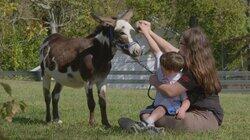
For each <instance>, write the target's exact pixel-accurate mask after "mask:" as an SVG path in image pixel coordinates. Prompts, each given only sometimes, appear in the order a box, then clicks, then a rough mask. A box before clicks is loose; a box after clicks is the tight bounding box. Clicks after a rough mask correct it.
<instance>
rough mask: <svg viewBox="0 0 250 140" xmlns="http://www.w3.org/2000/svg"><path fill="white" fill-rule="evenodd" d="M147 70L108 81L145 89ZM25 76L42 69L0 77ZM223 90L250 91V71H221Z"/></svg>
mask: <svg viewBox="0 0 250 140" xmlns="http://www.w3.org/2000/svg"><path fill="white" fill-rule="evenodd" d="M149 75H150V73H149V72H147V71H111V72H110V74H109V75H108V78H107V82H108V85H109V86H111V87H117V88H139V89H145V88H147V87H148V86H149V84H148V78H149ZM19 77H21V78H25V79H31V80H36V81H39V80H41V75H40V71H32V72H29V71H2V72H0V78H8V79H14V78H19ZM219 77H220V81H221V85H222V89H223V91H244V92H245V91H246V92H250V71H219Z"/></svg>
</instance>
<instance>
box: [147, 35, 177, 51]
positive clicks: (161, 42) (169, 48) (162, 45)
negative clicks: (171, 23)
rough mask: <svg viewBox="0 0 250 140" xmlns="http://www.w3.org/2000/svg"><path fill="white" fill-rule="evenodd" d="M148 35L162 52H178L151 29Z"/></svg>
mask: <svg viewBox="0 0 250 140" xmlns="http://www.w3.org/2000/svg"><path fill="white" fill-rule="evenodd" d="M149 34H150V36H151V37H152V38H153V39H154V40H155V42H156V43H157V44H158V45H159V46H160V48H161V49H162V51H163V52H164V53H166V52H172V51H173V52H178V51H179V49H177V48H175V47H174V46H173V45H171V44H170V43H169V42H168V41H166V40H165V39H163V38H162V37H160V36H159V35H157V34H156V33H154V32H153V31H152V30H150V31H149Z"/></svg>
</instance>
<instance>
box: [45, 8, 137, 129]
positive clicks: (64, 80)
mask: <svg viewBox="0 0 250 140" xmlns="http://www.w3.org/2000/svg"><path fill="white" fill-rule="evenodd" d="M132 15H133V11H132V10H128V11H127V12H126V13H125V14H124V15H123V16H121V18H119V19H115V18H111V17H98V16H96V15H94V14H92V17H93V18H94V19H95V20H96V21H98V22H99V23H100V24H99V25H98V26H97V28H96V30H95V32H93V33H92V34H90V35H89V36H87V37H86V38H65V37H64V36H62V35H60V34H52V35H51V36H49V37H48V38H46V39H45V40H44V42H43V44H42V45H41V50H40V57H41V58H40V66H41V70H42V78H43V94H44V98H45V103H46V122H50V121H51V111H50V103H51V98H52V107H53V108H52V116H53V122H56V123H62V121H61V120H60V116H59V113H58V102H59V98H60V92H61V90H62V87H63V86H68V87H73V88H81V87H83V86H84V87H85V91H86V94H87V104H88V108H89V111H90V115H89V124H90V125H93V124H94V108H95V101H94V98H93V91H92V86H93V84H96V86H97V90H98V97H99V104H100V110H101V117H102V124H103V125H105V126H107V127H110V124H109V122H108V118H107V113H106V99H105V94H106V78H107V75H108V74H109V72H110V69H111V60H112V58H113V56H114V55H115V53H116V51H117V50H118V49H120V50H122V52H124V53H125V54H127V55H130V56H132V57H134V58H137V57H139V56H140V55H141V48H140V45H139V44H138V43H137V42H136V41H134V39H133V37H134V35H135V30H134V28H133V27H132V26H131V25H130V24H129V20H130V18H131V17H132ZM51 78H54V79H55V81H56V83H55V87H54V89H53V91H52V94H51V93H50V84H51Z"/></svg>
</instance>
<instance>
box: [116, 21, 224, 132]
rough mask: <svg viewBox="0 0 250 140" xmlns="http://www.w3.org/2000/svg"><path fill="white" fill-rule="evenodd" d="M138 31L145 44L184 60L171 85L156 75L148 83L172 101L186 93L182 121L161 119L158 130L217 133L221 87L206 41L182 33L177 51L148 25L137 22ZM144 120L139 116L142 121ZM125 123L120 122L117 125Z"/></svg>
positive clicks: (196, 32) (195, 32)
mask: <svg viewBox="0 0 250 140" xmlns="http://www.w3.org/2000/svg"><path fill="white" fill-rule="evenodd" d="M138 26H139V29H140V30H141V32H142V33H143V34H144V36H145V37H146V38H147V40H148V43H149V44H150V45H151V44H155V43H156V44H157V45H159V47H160V48H161V50H162V51H163V53H164V52H165V53H166V52H171V51H174V52H179V53H180V54H181V55H182V56H183V57H184V59H185V63H186V66H185V68H184V70H183V75H182V77H181V78H180V79H179V80H178V81H177V82H175V83H174V84H162V83H161V82H159V81H158V80H157V77H156V75H151V76H150V78H149V82H150V84H151V85H153V86H154V87H155V88H156V90H158V91H160V92H161V93H162V94H165V95H167V96H170V97H173V96H178V95H180V94H181V93H183V92H186V93H187V96H188V98H189V100H190V108H189V109H188V112H187V113H186V115H185V118H184V119H177V118H175V117H174V116H166V115H165V116H164V117H162V118H161V119H160V120H158V121H157V122H156V123H155V125H156V126H157V127H165V128H172V129H175V130H186V131H207V130H216V129H218V128H219V126H220V125H221V123H222V120H223V110H222V108H221V106H220V100H219V96H218V93H219V92H220V91H221V85H220V82H219V78H218V75H217V71H216V67H215V60H214V58H213V55H212V51H211V48H210V45H209V42H208V39H207V37H206V36H205V34H204V33H203V31H202V30H201V29H200V28H198V27H195V28H190V29H188V30H186V31H184V33H183V35H182V37H181V39H180V47H179V48H180V49H177V48H175V47H174V46H172V45H171V44H170V43H169V42H167V41H166V40H164V39H163V38H161V37H160V36H158V35H157V34H155V33H154V32H153V31H152V30H151V25H150V22H147V21H144V20H142V21H139V22H138ZM144 117H147V116H141V119H143V118H144ZM121 122H124V121H122V119H121V120H119V124H121Z"/></svg>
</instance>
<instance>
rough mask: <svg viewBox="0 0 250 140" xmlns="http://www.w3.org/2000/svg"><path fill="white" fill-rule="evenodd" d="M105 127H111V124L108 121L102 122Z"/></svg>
mask: <svg viewBox="0 0 250 140" xmlns="http://www.w3.org/2000/svg"><path fill="white" fill-rule="evenodd" d="M102 124H103V125H104V127H105V128H111V125H110V124H109V123H102Z"/></svg>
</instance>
